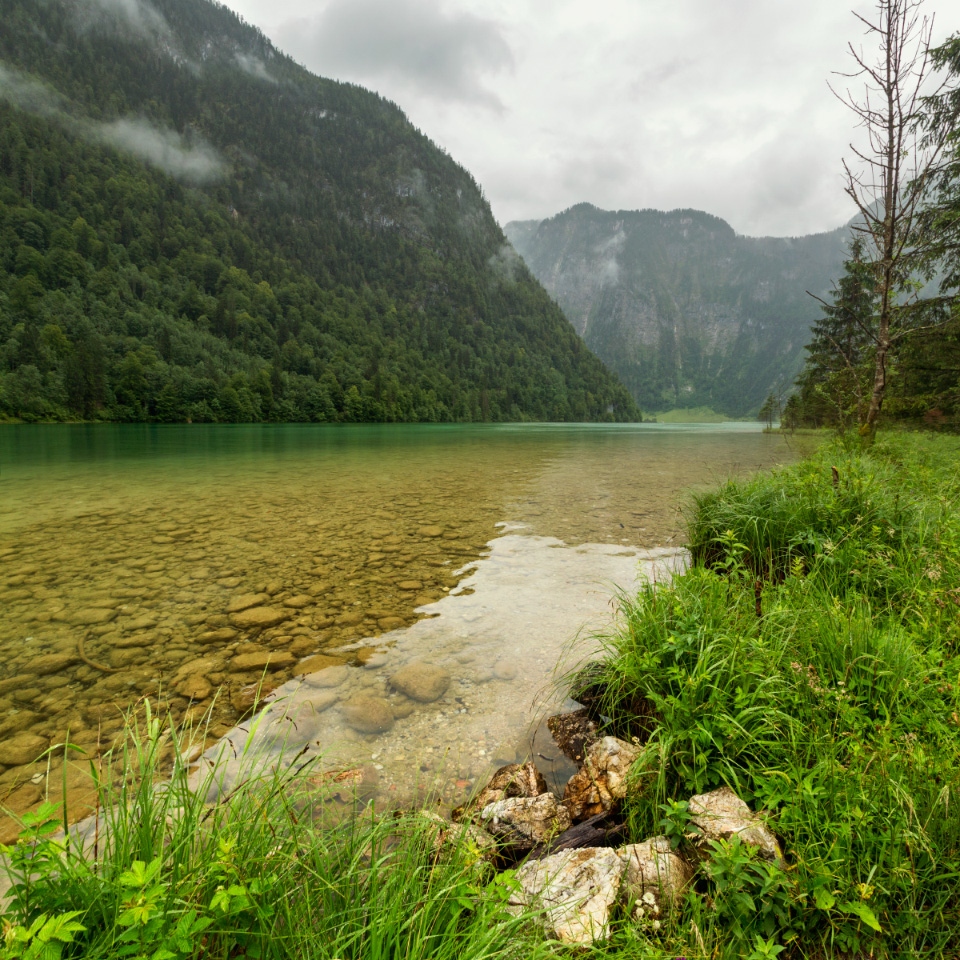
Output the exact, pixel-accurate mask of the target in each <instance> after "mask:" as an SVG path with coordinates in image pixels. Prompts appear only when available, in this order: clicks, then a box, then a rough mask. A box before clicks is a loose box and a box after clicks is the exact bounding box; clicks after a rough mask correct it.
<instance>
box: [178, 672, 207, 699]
mask: <svg viewBox="0 0 960 960" xmlns="http://www.w3.org/2000/svg"><path fill="white" fill-rule="evenodd" d="M176 689H177V693H179V694H180V696H181V697H186V698H187V699H188V700H206V699H207V697H209V696H210V691H211V690H212V689H213V688H212V687H211V686H210V681H209V680H207V678H206V677H205V676H204V675H203V674H202V673H195V674H193V675H192V676H189V677H185V678H184V679H183V680H181V681H180V683H178V684H177V688H176Z"/></svg>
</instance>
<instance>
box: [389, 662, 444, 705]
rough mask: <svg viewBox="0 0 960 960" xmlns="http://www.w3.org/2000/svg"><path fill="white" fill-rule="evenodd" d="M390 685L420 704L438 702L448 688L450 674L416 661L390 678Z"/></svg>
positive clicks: (440, 668) (431, 665)
mask: <svg viewBox="0 0 960 960" xmlns="http://www.w3.org/2000/svg"><path fill="white" fill-rule="evenodd" d="M390 685H391V686H392V687H393V688H394V689H395V690H399V691H400V693H402V694H403V695H404V696H406V697H409V698H410V699H411V700H417V701H419V702H420V703H433V701H434V700H439V699H440V697H442V696H443V695H444V694H445V693H446V692H447V688H448V687H449V686H450V674H449V673H447V671H446V670H444V669H443V668H442V667H437V666H434V665H433V664H430V663H423V662H421V661H417V662H415V663H408V664H407V665H406V666H405V667H401V668H400V669H399V670H398V671H397V672H396V673H395V674H393V675H392V676H391V677H390Z"/></svg>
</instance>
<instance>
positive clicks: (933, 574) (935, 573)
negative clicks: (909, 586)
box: [924, 567, 940, 581]
mask: <svg viewBox="0 0 960 960" xmlns="http://www.w3.org/2000/svg"><path fill="white" fill-rule="evenodd" d="M924 573H925V574H926V575H927V579H928V580H933V581H937V580H939V579H940V570H939V569H938V568H937V567H927V569H926V570H924Z"/></svg>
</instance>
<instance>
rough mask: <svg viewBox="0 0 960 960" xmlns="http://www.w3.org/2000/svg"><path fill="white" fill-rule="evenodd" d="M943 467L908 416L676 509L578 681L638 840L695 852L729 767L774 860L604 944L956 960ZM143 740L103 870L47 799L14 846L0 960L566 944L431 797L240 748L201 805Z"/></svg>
mask: <svg viewBox="0 0 960 960" xmlns="http://www.w3.org/2000/svg"><path fill="white" fill-rule="evenodd" d="M958 463H960V441H957V440H955V439H953V438H947V437H939V436H928V435H898V436H894V437H890V438H884V439H882V440H880V441H878V443H877V444H876V445H875V447H874V448H873V449H872V450H871V451H870V452H869V454H864V453H859V452H851V451H847V450H844V449H843V448H842V447H841V446H830V447H827V448H825V449H824V450H822V451H821V452H820V453H819V454H817V455H816V456H815V457H813V458H812V459H810V460H807V461H805V462H802V463H800V464H797V465H794V466H791V467H789V468H786V469H784V470H782V471H779V472H775V473H771V474H765V475H760V476H757V477H754V478H752V479H749V480H745V481H737V482H732V483H729V484H726V485H724V486H723V487H721V488H719V489H717V490H715V491H713V492H711V493H708V494H705V495H702V496H700V497H699V498H697V500H696V501H695V502H694V503H693V504H692V506H691V510H690V514H689V519H690V544H691V549H692V553H693V557H694V563H693V565H692V567H691V569H690V570H689V571H688V572H687V573H686V574H684V575H683V576H680V577H678V578H676V580H675V581H674V582H673V583H672V584H671V585H669V586H661V587H660V588H658V589H657V590H656V592H654V591H653V590H652V589H651V590H645V591H643V592H641V593H640V594H639V595H638V596H630V597H624V598H623V603H622V614H621V618H620V628H619V630H618V631H617V632H616V633H615V634H614V635H612V636H610V637H607V638H606V640H605V652H604V655H603V656H602V658H601V659H600V661H599V662H598V663H597V664H595V665H594V667H593V668H592V669H591V670H589V671H588V672H587V674H585V675H583V676H582V677H581V678H580V679H579V680H578V683H579V684H580V692H581V693H582V695H583V697H584V699H585V700H588V701H591V702H593V703H594V705H595V708H596V710H597V712H598V713H599V714H601V715H602V716H604V717H606V718H608V719H607V723H608V729H609V730H610V731H611V732H614V733H616V734H618V735H620V736H623V737H625V738H634V737H635V738H636V739H637V740H638V741H639V742H640V743H641V744H642V745H643V752H642V755H641V757H640V759H639V760H638V762H637V763H636V764H635V766H634V768H633V771H632V776H633V778H634V789H633V790H632V791H631V792H630V793H629V795H628V798H627V801H626V808H625V813H626V815H627V820H628V837H627V838H626V839H627V840H628V841H639V840H642V839H645V838H646V837H649V836H651V835H653V834H661V833H666V834H667V835H668V836H670V837H671V838H672V839H673V840H674V841H675V842H676V843H677V844H683V843H685V841H684V839H683V838H684V834H685V833H686V829H687V826H688V823H687V809H686V801H687V799H688V798H689V797H690V796H691V795H692V794H694V793H699V792H703V791H706V790H710V789H712V788H714V787H717V786H720V785H722V784H727V785H729V786H731V787H732V788H733V789H734V790H736V791H737V792H738V793H739V794H740V796H741V797H743V798H744V799H745V800H746V801H747V802H749V803H750V804H751V806H753V808H754V809H756V810H760V811H765V812H766V815H767V816H768V818H769V823H770V825H771V827H772V828H773V829H774V831H775V832H776V834H777V836H778V837H779V839H780V841H781V843H782V845H783V849H784V853H785V857H786V867H785V869H780V868H779V867H777V866H775V865H772V864H769V863H765V862H761V861H759V860H757V859H755V858H754V856H753V855H752V854H751V851H750V849H749V848H747V847H743V846H739V845H737V844H731V845H728V846H726V847H724V848H723V849H721V850H719V851H717V852H716V853H715V854H714V856H713V858H712V860H711V861H710V863H709V864H704V865H703V866H701V868H700V871H699V873H698V875H697V877H696V880H695V882H694V885H693V887H692V888H691V889H690V891H689V894H688V896H687V898H686V900H685V901H684V903H683V904H682V905H681V906H680V907H679V908H677V909H676V910H674V911H673V913H672V914H670V915H668V916H667V917H665V918H664V920H663V922H662V924H660V925H659V926H657V925H655V924H653V923H646V924H644V923H638V922H635V921H632V920H630V919H629V918H628V917H625V916H619V917H617V918H616V920H615V922H614V924H613V928H612V935H611V939H610V941H609V942H608V943H604V944H599V945H597V946H595V947H594V948H593V952H595V953H599V954H604V955H607V956H611V957H617V958H619V957H622V958H624V960H626V958H627V957H630V958H631V960H632V958H637V957H644V958H646V957H649V958H651V960H652V958H661V960H663V958H676V957H686V958H691V960H692V958H693V957H698V958H701V957H702V958H707V957H710V958H715V957H723V958H731V960H732V958H750V960H761V958H764V957H776V956H778V955H779V956H780V957H781V958H786V960H791V958H794V957H797V958H799V957H810V958H820V957H845V958H847V957H849V958H854V957H867V956H872V957H890V958H893V957H904V956H922V957H925V958H926V957H931V958H937V957H944V958H946V957H956V956H957V955H958V953H960V817H958V815H957V810H956V804H957V801H958V797H957V791H958V788H960V658H958V656H957V652H956V650H957V644H958V640H960V623H958V614H960V517H958V516H957V511H956V509H955V508H956V502H957V495H958V492H960V477H958V470H957V467H958ZM131 733H132V736H131V746H130V747H129V748H128V749H127V751H126V752H124V753H122V754H118V755H117V756H116V757H115V758H114V763H115V764H116V765H117V770H116V771H115V772H114V773H113V774H111V773H110V772H109V771H108V772H106V773H105V774H104V775H103V777H102V780H103V783H104V786H103V788H102V789H103V796H102V799H101V808H102V809H103V810H105V811H109V815H108V816H107V817H106V819H107V820H108V821H109V822H106V823H104V825H103V827H102V829H101V831H100V833H99V835H98V838H97V843H98V847H97V860H96V861H94V860H92V859H91V858H90V857H89V856H84V855H81V853H80V852H79V850H78V849H77V847H76V846H74V847H67V848H64V846H63V844H62V843H59V842H57V841H55V840H54V839H53V833H52V832H51V831H53V830H55V829H56V827H57V820H56V817H57V813H56V811H55V810H53V809H50V810H47V811H45V812H44V813H42V814H41V815H40V816H39V817H37V818H35V820H34V822H33V823H32V825H31V828H30V832H29V835H28V836H27V838H26V839H27V840H28V841H30V842H29V843H24V844H21V845H19V846H18V847H17V848H15V849H14V850H13V851H12V852H11V861H10V862H11V863H12V867H13V870H14V872H15V873H17V874H18V875H19V878H20V885H19V886H18V888H17V889H16V890H15V897H14V899H13V900H12V901H11V903H10V905H9V906H8V908H7V910H6V914H5V917H4V923H5V925H6V947H5V948H4V952H0V957H8V956H9V957H20V956H31V957H57V956H60V955H62V956H64V957H79V956H84V957H103V958H112V957H126V956H129V957H146V958H152V960H178V958H193V957H204V958H208V957H223V958H226V957H231V958H232V957H265V958H266V957H269V958H288V957H290V958H293V957H296V958H300V957H304V958H323V960H333V958H340V960H387V958H391V960H394V958H397V960H399V958H411V960H414V958H423V960H428V958H448V957H449V958H451V960H452V958H454V957H456V958H478V960H479V958H487V957H490V958H493V957H497V958H512V957H518V958H519V957H524V958H529V957H538V956H540V955H546V954H548V953H550V954H551V955H553V954H556V953H566V952H567V951H566V949H565V948H561V947H559V946H558V945H556V944H549V943H547V942H545V940H544V938H543V936H542V934H540V933H539V932H538V930H537V928H536V925H535V924H533V923H530V922H524V920H523V919H517V918H513V917H511V916H509V915H508V914H507V913H506V912H505V909H504V900H505V895H506V893H507V892H508V891H509V889H510V874H509V872H507V873H502V874H500V875H499V876H497V875H495V874H494V873H493V871H492V870H491V869H490V868H489V867H487V866H485V865H484V864H483V863H481V862H480V860H479V859H478V855H477V851H476V849H475V848H474V847H473V845H472V844H471V843H470V842H469V841H463V842H458V840H457V835H456V833H454V834H452V835H451V837H450V841H449V843H448V844H447V845H446V846H445V847H444V848H443V850H442V852H439V853H438V848H437V839H438V833H437V831H438V827H437V825H436V824H435V823H434V822H431V821H430V820H428V819H426V818H424V817H422V816H421V815H419V814H410V815H402V816H397V815H389V816H383V817H380V818H377V817H373V816H371V815H370V814H369V813H368V814H365V815H364V816H361V817H359V818H355V817H343V816H339V815H334V814H335V813H337V812H338V811H339V812H340V813H342V812H343V808H342V806H341V805H340V803H339V801H338V800H337V797H336V794H337V793H338V792H340V791H342V790H343V786H342V785H340V784H336V783H334V782H332V781H330V780H328V779H324V778H323V777H322V776H319V775H316V774H313V773H311V771H310V770H301V771H300V772H299V775H298V776H297V777H295V778H290V777H287V776H285V775H280V774H276V773H271V774H269V775H265V774H262V773H258V772H257V771H256V769H255V768H254V767H251V769H250V771H249V774H248V776H246V777H241V778H240V779H239V782H240V786H239V787H238V788H236V789H235V790H234V791H233V792H232V793H231V794H230V795H229V796H228V797H223V796H221V797H220V798H219V801H218V802H208V801H211V799H212V798H213V797H215V796H217V790H216V784H215V782H214V781H213V779H212V774H208V775H207V780H206V782H205V783H203V784H202V785H201V787H200V789H195V788H194V789H191V786H190V769H189V766H188V764H187V763H186V761H185V760H183V759H180V760H178V761H177V762H176V765H175V769H174V773H173V777H172V779H171V780H170V781H169V782H166V781H164V782H161V780H160V778H157V777H155V776H154V771H155V769H156V767H157V764H158V762H159V757H160V756H161V755H164V756H166V755H168V753H169V750H168V749H167V750H165V748H167V747H168V746H169V745H170V743H171V741H173V746H174V747H175V748H176V749H175V753H176V755H177V756H178V757H180V756H182V754H184V753H185V752H186V745H185V744H183V743H179V742H177V741H176V736H175V734H174V733H173V732H172V731H170V730H169V729H167V728H164V726H163V725H162V724H160V723H158V721H157V720H156V719H154V718H144V719H142V721H141V726H140V727H139V728H137V729H135V730H132V731H131ZM195 775H196V774H195ZM118 783H119V784H121V786H110V784H118ZM341 796H342V794H341ZM52 799H55V798H52ZM45 817H50V818H51V819H49V820H45ZM318 825H319V826H320V827H321V829H317V826H318ZM528 920H529V918H528ZM31 931H32V932H31ZM44 938H46V940H45V941H44ZM58 945H59V946H58ZM47 947H57V949H59V950H60V951H61V952H60V953H58V952H56V951H55V950H52V951H51V952H47V953H45V952H44V949H46V948H47ZM31 951H32V952H31ZM570 952H571V954H572V952H573V951H570ZM579 955H582V953H581V954H579Z"/></svg>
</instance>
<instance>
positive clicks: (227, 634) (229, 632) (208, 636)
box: [197, 627, 238, 643]
mask: <svg viewBox="0 0 960 960" xmlns="http://www.w3.org/2000/svg"><path fill="white" fill-rule="evenodd" d="M237 636H238V634H237V631H236V630H234V629H233V627H220V628H219V629H217V630H207V631H206V632H205V633H201V634H200V636H199V637H197V642H198V643H229V642H230V641H231V640H233V639H234V638H235V637H237Z"/></svg>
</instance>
